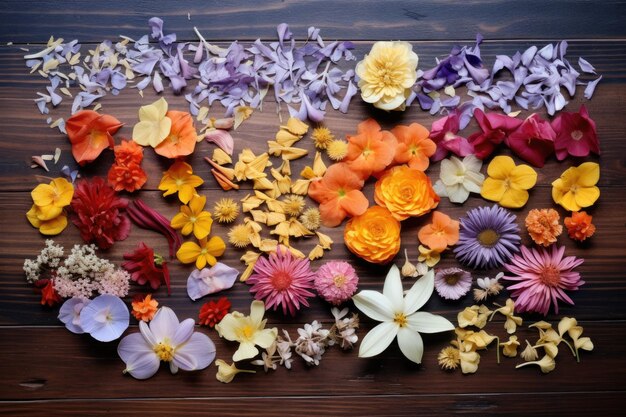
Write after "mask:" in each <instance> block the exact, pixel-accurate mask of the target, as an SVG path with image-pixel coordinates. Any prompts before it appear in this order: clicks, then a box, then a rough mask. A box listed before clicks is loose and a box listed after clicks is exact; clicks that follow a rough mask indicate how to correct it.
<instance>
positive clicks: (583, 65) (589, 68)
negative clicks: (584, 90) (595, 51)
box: [578, 57, 596, 74]
mask: <svg viewBox="0 0 626 417" xmlns="http://www.w3.org/2000/svg"><path fill="white" fill-rule="evenodd" d="M578 66H579V67H580V69H581V70H582V71H583V72H586V73H587V74H595V73H596V69H595V68H594V67H593V65H591V64H590V63H589V62H587V60H586V59H585V58H583V57H580V58H578Z"/></svg>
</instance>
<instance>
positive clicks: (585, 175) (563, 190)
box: [552, 162, 600, 211]
mask: <svg viewBox="0 0 626 417" xmlns="http://www.w3.org/2000/svg"><path fill="white" fill-rule="evenodd" d="M599 179H600V165H598V164H597V163H595V162H585V163H584V164H581V165H579V166H577V167H570V168H568V169H566V170H565V172H563V174H561V177H560V178H558V179H556V180H555V181H554V182H553V183H552V199H553V200H554V202H555V203H557V204H560V205H561V206H562V207H563V208H564V209H565V210H569V211H580V209H582V208H583V207H589V206H592V205H593V203H595V202H596V200H597V199H598V198H599V197H600V189H599V188H598V187H596V184H597V183H598V180H599Z"/></svg>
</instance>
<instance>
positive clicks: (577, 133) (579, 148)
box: [552, 104, 600, 161]
mask: <svg viewBox="0 0 626 417" xmlns="http://www.w3.org/2000/svg"><path fill="white" fill-rule="evenodd" d="M552 128H553V129H554V131H555V132H556V139H555V140H554V147H555V150H556V158H557V159H558V160H559V161H562V160H563V159H565V158H566V157H567V155H568V154H569V155H572V156H579V157H581V156H582V157H584V156H588V155H589V153H590V152H593V153H595V154H596V155H599V154H600V144H599V142H598V135H597V133H596V123H595V122H594V121H593V120H591V118H590V117H589V113H587V108H586V107H585V105H584V104H583V105H582V106H580V110H579V111H578V113H570V112H562V113H561V114H559V115H558V116H557V117H556V119H554V120H553V121H552Z"/></svg>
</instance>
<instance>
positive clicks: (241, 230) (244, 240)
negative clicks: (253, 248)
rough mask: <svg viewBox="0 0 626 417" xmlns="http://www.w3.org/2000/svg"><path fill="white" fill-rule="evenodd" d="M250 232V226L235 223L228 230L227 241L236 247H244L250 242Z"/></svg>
mask: <svg viewBox="0 0 626 417" xmlns="http://www.w3.org/2000/svg"><path fill="white" fill-rule="evenodd" d="M250 232H251V230H250V227H248V226H247V225H245V224H238V225H235V226H233V227H231V229H230V231H229V232H228V241H229V242H230V244H231V245H233V246H234V247H236V248H245V247H246V246H248V245H249V244H250V243H251V242H250Z"/></svg>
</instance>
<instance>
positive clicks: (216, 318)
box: [198, 297, 231, 327]
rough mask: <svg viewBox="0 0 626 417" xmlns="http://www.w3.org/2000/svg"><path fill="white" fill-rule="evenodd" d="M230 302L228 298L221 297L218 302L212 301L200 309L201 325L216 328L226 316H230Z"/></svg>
mask: <svg viewBox="0 0 626 417" xmlns="http://www.w3.org/2000/svg"><path fill="white" fill-rule="evenodd" d="M230 306H231V304H230V301H228V298H226V297H221V298H220V299H219V300H217V302H215V301H213V300H211V301H209V302H208V303H205V304H204V305H203V306H202V307H200V315H199V316H200V321H199V322H198V323H199V324H204V325H205V326H209V327H214V326H215V325H216V324H217V323H219V322H220V321H222V319H223V318H224V316H225V315H226V314H228V310H229V309H230Z"/></svg>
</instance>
